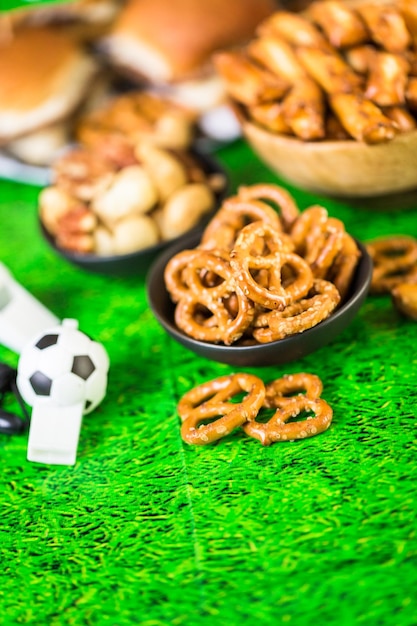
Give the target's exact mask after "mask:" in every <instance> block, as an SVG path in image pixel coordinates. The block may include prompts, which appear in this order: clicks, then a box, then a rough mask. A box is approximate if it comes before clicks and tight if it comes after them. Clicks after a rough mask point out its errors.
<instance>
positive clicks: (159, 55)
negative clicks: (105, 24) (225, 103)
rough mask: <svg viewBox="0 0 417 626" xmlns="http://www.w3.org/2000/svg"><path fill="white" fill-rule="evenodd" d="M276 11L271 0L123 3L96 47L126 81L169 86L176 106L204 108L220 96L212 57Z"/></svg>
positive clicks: (141, 0)
mask: <svg viewBox="0 0 417 626" xmlns="http://www.w3.org/2000/svg"><path fill="white" fill-rule="evenodd" d="M276 8H277V5H276V3H275V2H274V0H228V1H227V2H225V1H224V0H198V1H196V0H127V2H126V4H125V5H124V7H123V8H122V10H121V11H120V13H119V15H118V17H117V18H116V20H115V22H114V23H113V26H112V27H111V29H110V31H109V33H108V35H107V36H106V37H104V38H103V39H102V40H101V42H100V44H99V45H100V49H101V50H102V51H103V52H104V54H105V55H106V57H107V59H108V61H109V63H110V64H111V65H112V66H114V67H116V68H117V69H118V71H119V72H121V73H122V74H124V75H125V76H127V77H129V78H130V79H131V80H133V81H137V82H140V81H142V82H145V83H146V84H150V85H152V86H157V87H162V86H166V85H169V86H170V87H171V88H172V91H173V92H175V93H176V94H177V96H178V97H177V100H181V98H186V100H185V101H184V100H183V101H182V104H185V105H190V106H192V107H194V108H196V109H198V108H200V107H201V106H203V107H204V105H205V107H204V108H208V107H209V106H211V105H212V100H214V101H218V100H219V98H223V97H224V91H223V89H222V88H221V84H220V81H219V80H218V79H216V78H215V77H214V76H213V75H214V69H213V65H212V63H211V55H212V53H213V52H215V51H216V50H219V49H223V48H225V47H229V46H235V45H238V44H239V43H242V42H244V41H246V40H247V39H249V38H250V37H251V36H252V35H253V33H254V30H255V28H256V26H257V25H258V23H259V22H260V21H261V20H263V19H265V18H266V17H267V16H268V15H270V14H271V13H272V12H273V11H274V10H276ZM206 80H208V81H209V83H208V85H210V87H208V86H206V84H205V81H206ZM185 83H186V86H184V84H185ZM199 93H200V94H201V95H200V96H199V95H198V94H199ZM183 94H184V95H183Z"/></svg>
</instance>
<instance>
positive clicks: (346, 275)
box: [326, 232, 361, 302]
mask: <svg viewBox="0 0 417 626" xmlns="http://www.w3.org/2000/svg"><path fill="white" fill-rule="evenodd" d="M360 258H361V252H360V250H359V248H358V246H357V244H356V242H355V240H354V239H353V237H351V236H350V235H349V234H348V233H346V232H345V233H343V239H342V248H341V250H340V252H339V253H338V254H337V256H336V257H335V259H334V262H333V265H332V267H331V268H330V271H329V272H328V274H327V276H326V279H327V280H330V281H331V282H332V283H333V284H334V286H335V287H336V289H337V290H338V292H339V293H340V298H341V301H342V302H344V301H345V299H346V297H347V296H348V294H349V289H350V286H351V284H352V280H353V276H354V274H355V270H356V267H357V265H358V263H359V259H360Z"/></svg>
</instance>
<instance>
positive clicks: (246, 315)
mask: <svg viewBox="0 0 417 626" xmlns="http://www.w3.org/2000/svg"><path fill="white" fill-rule="evenodd" d="M203 271H208V272H210V273H212V274H215V275H217V276H218V278H219V283H218V284H217V282H215V283H214V285H213V286H206V285H204V284H203V283H202V279H201V277H202V272H203ZM183 280H184V282H185V284H186V285H187V287H188V289H189V291H188V293H186V294H185V295H184V297H182V298H181V299H180V300H179V302H178V304H177V306H176V309H175V323H176V325H177V326H178V328H180V329H181V330H183V331H184V333H185V334H186V335H189V336H191V337H193V338H194V339H198V340H200V341H209V342H214V343H218V342H223V343H225V344H226V345H230V344H231V343H233V342H235V341H237V340H238V339H239V338H240V337H241V336H242V335H243V333H244V332H245V330H246V329H247V328H248V327H249V326H250V324H251V323H252V319H253V317H254V314H255V310H254V306H253V304H252V303H251V302H250V300H249V299H248V298H247V296H246V294H245V293H244V292H243V290H242V289H241V288H240V287H239V285H237V284H236V281H235V279H234V277H233V273H232V271H231V268H230V265H229V263H228V262H227V261H225V260H224V259H222V258H221V257H219V256H216V255H214V254H212V253H210V252H209V251H207V250H199V251H198V254H196V255H195V256H192V257H191V255H190V258H189V261H188V265H187V268H186V270H184V272H183ZM232 295H234V296H236V307H237V312H234V311H233V310H231V308H230V307H228V306H227V301H228V300H229V298H230V297H231V296H232Z"/></svg>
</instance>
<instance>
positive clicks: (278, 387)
mask: <svg viewBox="0 0 417 626" xmlns="http://www.w3.org/2000/svg"><path fill="white" fill-rule="evenodd" d="M322 391H323V383H322V382H321V380H320V378H319V377H318V376H316V375H315V374H309V373H307V372H298V373H297V374H284V376H282V377H281V378H277V379H276V380H273V381H272V382H270V383H268V384H267V385H265V407H267V408H274V407H275V401H276V398H277V397H279V398H288V399H289V400H291V399H292V398H293V397H294V395H300V394H302V393H304V394H305V395H306V397H307V398H309V399H310V400H317V398H320V396H321V393H322Z"/></svg>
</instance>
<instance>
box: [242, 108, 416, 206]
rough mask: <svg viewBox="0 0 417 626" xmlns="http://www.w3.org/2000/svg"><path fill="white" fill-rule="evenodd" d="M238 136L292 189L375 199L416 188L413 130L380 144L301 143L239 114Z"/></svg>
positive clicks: (356, 142)
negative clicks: (290, 185)
mask: <svg viewBox="0 0 417 626" xmlns="http://www.w3.org/2000/svg"><path fill="white" fill-rule="evenodd" d="M240 120H241V125H242V131H243V134H244V136H245V138H246V140H247V141H248V143H249V144H250V146H251V147H252V149H253V150H254V152H255V153H256V154H257V155H258V156H259V157H260V159H261V160H262V161H264V163H266V165H268V167H270V168H271V169H272V170H273V171H274V172H275V173H276V174H278V175H279V176H280V177H282V178H283V179H286V180H287V181H288V182H290V183H292V184H293V185H295V186H296V187H300V188H302V189H306V190H308V191H312V192H317V193H323V194H326V195H331V196H339V197H364V198H365V197H368V198H369V197H376V196H384V195H387V194H394V193H400V192H405V191H410V190H413V189H416V188H417V131H415V130H413V131H410V132H408V133H402V134H399V135H397V136H396V137H395V138H394V139H393V140H392V141H389V142H387V143H383V144H376V145H367V144H364V143H360V142H358V141H354V140H352V141H321V142H311V141H310V142H304V141H301V140H299V139H294V138H291V137H286V136H284V135H277V134H273V133H270V132H268V131H267V130H264V129H262V128H261V127H259V126H257V125H256V124H253V123H252V122H250V121H249V120H247V119H244V118H243V117H242V116H240Z"/></svg>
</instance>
